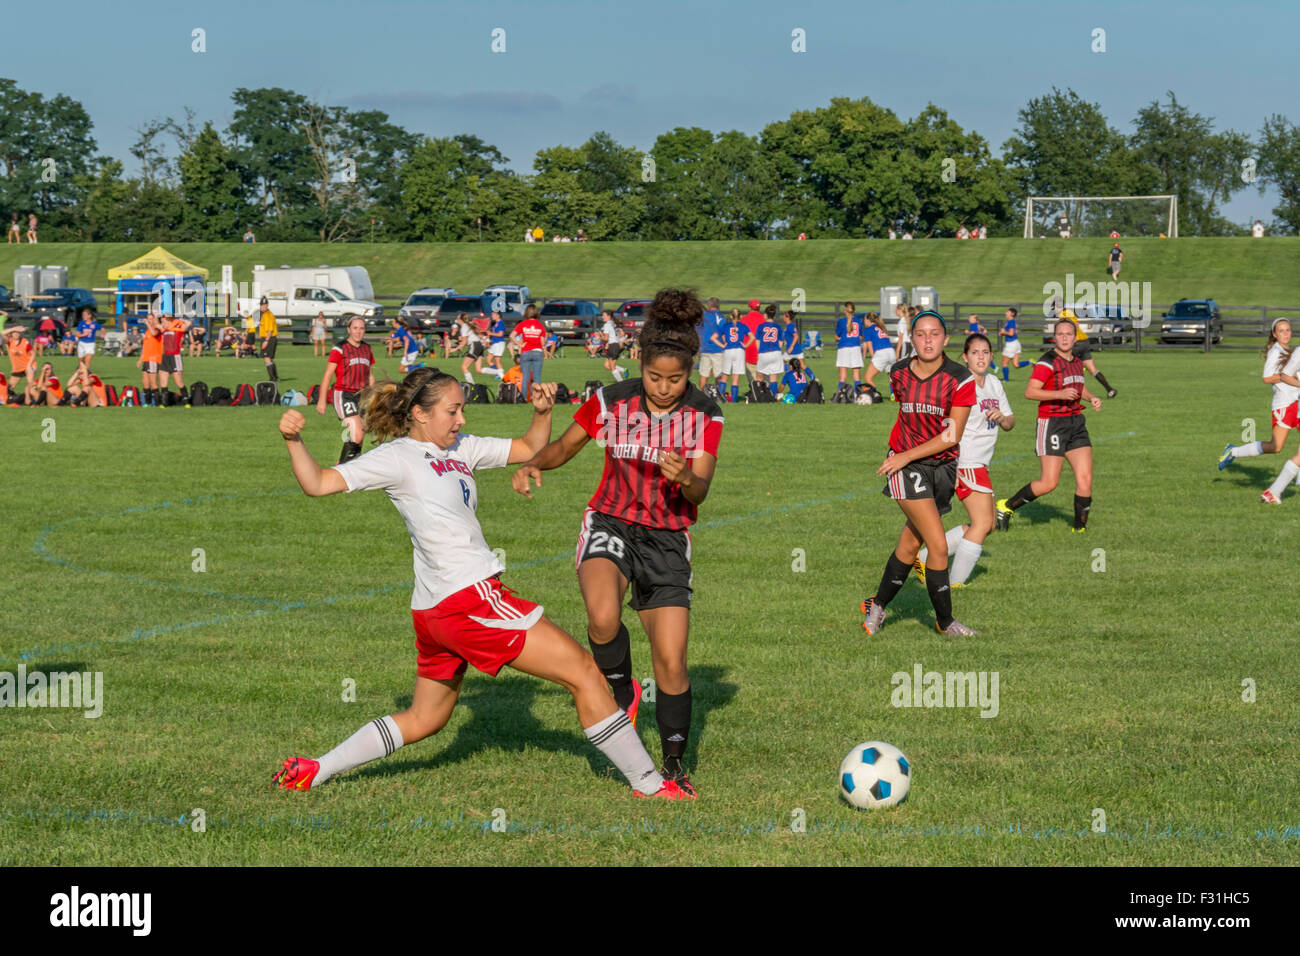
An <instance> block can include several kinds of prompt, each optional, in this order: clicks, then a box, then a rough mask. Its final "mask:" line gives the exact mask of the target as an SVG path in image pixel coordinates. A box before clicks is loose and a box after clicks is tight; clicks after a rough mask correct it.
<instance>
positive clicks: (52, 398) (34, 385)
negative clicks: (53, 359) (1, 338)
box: [23, 362, 63, 405]
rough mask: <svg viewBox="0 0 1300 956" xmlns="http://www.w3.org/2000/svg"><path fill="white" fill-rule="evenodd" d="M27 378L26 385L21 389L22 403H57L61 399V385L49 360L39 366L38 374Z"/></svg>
mask: <svg viewBox="0 0 1300 956" xmlns="http://www.w3.org/2000/svg"><path fill="white" fill-rule="evenodd" d="M28 379H29V381H28V382H27V387H26V388H25V389H23V404H24V405H58V404H60V403H61V402H62V401H63V386H62V385H61V384H60V382H59V380H58V379H57V378H56V377H55V375H54V366H53V365H51V364H50V363H49V362H46V363H44V364H43V365H42V366H41V371H40V374H38V375H37V376H36V377H35V378H32V377H31V376H30V375H29V376H28Z"/></svg>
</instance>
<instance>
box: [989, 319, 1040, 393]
mask: <svg viewBox="0 0 1300 956" xmlns="http://www.w3.org/2000/svg"><path fill="white" fill-rule="evenodd" d="M1019 314H1020V313H1018V312H1017V311H1016V310H1015V309H1007V316H1006V319H1005V320H1004V321H1003V323H1002V328H1000V329H998V337H999V338H1000V339H1002V381H1004V382H1009V381H1011V368H1010V366H1011V363H1012V362H1015V363H1016V368H1024V367H1025V366H1026V365H1033V364H1034V363H1033V362H1026V361H1024V360H1023V359H1022V358H1021V357H1020V331H1019V329H1017V327H1016V316H1017V315H1019Z"/></svg>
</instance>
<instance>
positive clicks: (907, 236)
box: [903, 229, 912, 240]
mask: <svg viewBox="0 0 1300 956" xmlns="http://www.w3.org/2000/svg"><path fill="white" fill-rule="evenodd" d="M903 238H904V239H907V240H911V238H912V230H910V229H909V230H907V231H906V232H904V233H903Z"/></svg>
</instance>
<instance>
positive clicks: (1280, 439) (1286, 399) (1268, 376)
mask: <svg viewBox="0 0 1300 956" xmlns="http://www.w3.org/2000/svg"><path fill="white" fill-rule="evenodd" d="M1264 354H1265V358H1264V384H1266V385H1272V386H1273V414H1272V420H1273V437H1272V438H1271V439H1270V440H1269V441H1262V442H1261V441H1253V442H1248V443H1246V444H1244V445H1232V444H1229V445H1228V447H1227V448H1225V449H1223V454H1222V455H1220V456H1219V470H1220V471H1222V470H1223V469H1225V468H1227V467H1228V466H1229V465H1230V464H1232V463H1233V461H1235V460H1236V459H1238V458H1256V457H1258V456H1260V455H1275V454H1277V453H1278V452H1280V451H1281V450H1282V446H1283V445H1285V444H1286V439H1287V435H1288V434H1290V432H1291V429H1293V428H1297V427H1300V349H1292V348H1291V323H1290V322H1289V321H1288V320H1287V319H1274V320H1273V327H1272V328H1271V329H1270V330H1269V334H1268V344H1267V345H1265V346H1264ZM1297 458H1300V455H1297ZM1283 473H1284V474H1286V473H1287V469H1286V468H1285V466H1284V468H1283ZM1287 480H1288V481H1289V480H1290V479H1289V478H1288V479H1287ZM1286 484H1287V482H1286V481H1281V479H1280V478H1279V481H1278V482H1275V485H1276V487H1277V492H1274V491H1273V489H1272V488H1270V489H1269V490H1268V491H1266V492H1265V493H1264V494H1263V495H1261V498H1262V500H1263V501H1265V502H1268V503H1269V504H1278V502H1279V499H1280V495H1281V490H1282V489H1283V488H1285V487H1286ZM1270 497H1271V499H1272V500H1270Z"/></svg>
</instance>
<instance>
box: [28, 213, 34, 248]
mask: <svg viewBox="0 0 1300 956" xmlns="http://www.w3.org/2000/svg"><path fill="white" fill-rule="evenodd" d="M27 241H28V242H35V241H36V213H34V212H33V213H28V215H27Z"/></svg>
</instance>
